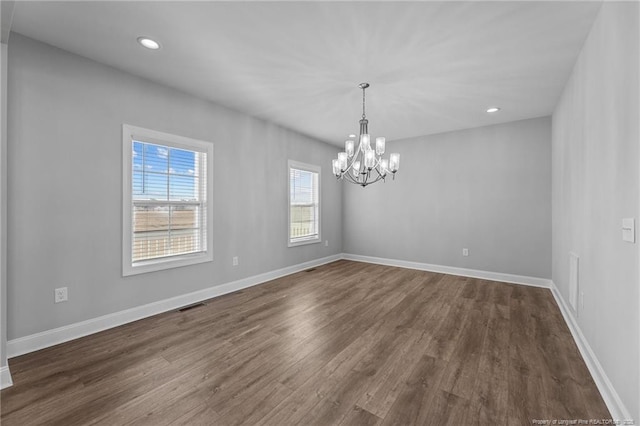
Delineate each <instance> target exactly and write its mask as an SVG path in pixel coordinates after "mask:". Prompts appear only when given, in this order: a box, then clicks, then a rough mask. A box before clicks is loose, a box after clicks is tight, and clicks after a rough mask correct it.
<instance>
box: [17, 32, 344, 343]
mask: <svg viewBox="0 0 640 426" xmlns="http://www.w3.org/2000/svg"><path fill="white" fill-rule="evenodd" d="M211 78H215V76H211ZM8 102H9V115H8V121H9V123H8V124H9V135H8V160H9V164H8V179H9V187H8V203H9V211H8V246H9V251H8V259H7V261H8V338H9V340H11V339H15V338H18V337H22V336H26V335H30V334H33V333H37V332H41V331H44V330H48V329H52V328H55V327H60V326H63V325H66V324H71V323H75V322H78V321H82V320H86V319H89V318H94V317H97V316H100V315H104V314H108V313H112V312H117V311H120V310H123V309H127V308H131V307H135V306H138V305H142V304H146V303H150V302H154V301H157V300H162V299H166V298H170V297H173V296H176V295H180V294H185V293H188V292H192V291H196V290H200V289H203V288H208V287H211V286H215V285H217V284H221V283H225V282H229V281H233V280H237V279H240V278H243V277H247V276H252V275H256V274H259V273H263V272H267V271H271V270H275V269H279V268H283V267H286V266H290V265H295V264H298V263H302V262H305V261H309V260H313V259H317V258H321V257H325V256H329V255H333V254H337V253H340V252H342V243H341V235H342V229H341V222H342V219H341V216H342V195H341V192H342V189H341V185H339V184H338V183H337V182H335V179H334V178H333V177H332V174H331V168H330V167H331V159H332V158H333V156H335V153H336V148H335V147H332V146H329V145H327V144H325V143H323V142H320V141H317V140H313V139H310V138H308V137H305V136H303V135H300V134H297V133H294V132H292V131H289V130H286V129H284V128H281V127H278V126H276V125H274V124H270V123H268V122H265V121H262V120H258V119H255V118H252V117H249V116H246V115H243V114H241V113H238V112H234V111H231V110H229V109H226V108H223V107H221V106H217V105H214V104H211V103H208V102H206V101H204V100H201V99H197V98H194V97H191V96H188V95H186V94H183V93H182V92H179V91H177V90H173V89H170V88H167V87H164V86H161V85H158V84H155V83H153V82H150V81H147V80H144V79H141V78H137V77H134V76H132V75H130V74H127V73H124V72H121V71H118V70H116V69H113V68H110V67H108V66H105V65H102V64H98V63H96V62H92V61H90V60H87V59H85V58H82V57H79V56H76V55H73V54H70V53H68V52H65V51H62V50H59V49H56V48H52V47H51V46H48V45H45V44H42V43H39V42H36V41H33V40H30V39H27V38H25V37H22V36H19V35H17V34H12V36H11V45H10V49H9V87H8ZM123 123H129V124H132V125H136V126H140V127H145V128H149V129H155V130H159V131H163V132H168V133H174V134H178V135H183V136H188V137H192V138H196V139H201V140H208V141H212V142H213V143H214V144H215V147H214V189H213V193H214V204H215V208H214V212H213V214H214V262H213V263H206V264H199V265H195V266H189V267H183V268H177V269H173V270H169V271H163V272H154V273H148V274H142V275H136V276H131V277H127V278H123V277H122V275H121V270H122V267H121V250H122V242H121V240H122V230H121V216H122V212H121V208H122V193H121V192H122V191H121V187H122V184H121V182H122V124H123ZM288 159H294V160H298V161H302V162H306V163H311V164H317V165H320V166H322V183H321V185H322V202H323V204H322V212H321V214H322V238H323V240H328V241H329V246H328V247H325V245H324V244H313V245H307V246H299V247H292V248H288V247H287V160H288ZM233 256H239V258H240V265H239V266H237V267H233V266H232V257H233ZM60 286H68V287H69V302H67V303H60V304H54V303H53V290H54V288H56V287H60Z"/></svg>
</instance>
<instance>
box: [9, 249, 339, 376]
mask: <svg viewBox="0 0 640 426" xmlns="http://www.w3.org/2000/svg"><path fill="white" fill-rule="evenodd" d="M340 259H342V255H340V254H337V255H333V256H328V257H323V258H320V259H315V260H311V261H309V262H304V263H300V264H297V265H293V266H288V267H286V268H282V269H277V270H274V271H270V272H265V273H263V274H258V275H254V276H252V277H247V278H243V279H241V280H237V281H232V282H229V283H225V284H221V285H217V286H214V287H210V288H206V289H203V290H199V291H195V292H193V293H188V294H184V295H180V296H176V297H172V298H170V299H165V300H160V301H157V302H153V303H149V304H147V305H142V306H137V307H135V308H131V309H126V310H124V311H120V312H115V313H112V314H107V315H103V316H100V317H97V318H92V319H88V320H86V321H81V322H78V323H74V324H69V325H66V326H63V327H58V328H54V329H52V330H46V331H43V332H40V333H36V334H32V335H29V336H25V337H20V338H18V339H12V340H9V341H8V342H7V354H8V357H9V358H13V357H16V356H19V355H23V354H26V353H29V352H34V351H37V350H39V349H44V348H47V347H50V346H54V345H57V344H60V343H64V342H68V341H70V340H74V339H77V338H80V337H84V336H87V335H89V334H93V333H97V332H99V331H103V330H107V329H109V328H113V327H117V326H119V325H123V324H127V323H130V322H133V321H137V320H140V319H143V318H147V317H150V316H153V315H157V314H160V313H163V312H167V311H171V310H173V309H178V308H181V307H183V306H186V305H190V304H193V303H197V302H201V301H203V300H207V299H211V298H213V297H216V296H221V295H223V294H227V293H232V292H234V291H238V290H242V289H243V288H247V287H252V286H254V285H258V284H262V283H264V282H267V281H270V280H274V279H276V278H280V277H283V276H285V275H289V274H293V273H296V272H300V271H303V270H305V269H308V268H312V267H314V266H320V265H324V264H326V263H330V262H334V261H336V260H340ZM9 377H10V376H9Z"/></svg>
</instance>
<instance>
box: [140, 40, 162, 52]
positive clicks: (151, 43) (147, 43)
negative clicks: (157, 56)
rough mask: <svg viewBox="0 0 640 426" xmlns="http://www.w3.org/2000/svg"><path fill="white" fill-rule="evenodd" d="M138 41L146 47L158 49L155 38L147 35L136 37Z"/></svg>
mask: <svg viewBox="0 0 640 426" xmlns="http://www.w3.org/2000/svg"><path fill="white" fill-rule="evenodd" d="M138 43H140V44H141V45H142V46H144V47H146V48H147V49H151V50H158V49H160V43H158V42H157V41H155V40H152V39H150V38H149V37H138Z"/></svg>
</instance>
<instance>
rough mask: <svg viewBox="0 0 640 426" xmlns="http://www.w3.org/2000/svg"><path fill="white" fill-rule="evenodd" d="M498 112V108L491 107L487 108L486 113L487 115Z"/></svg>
mask: <svg viewBox="0 0 640 426" xmlns="http://www.w3.org/2000/svg"><path fill="white" fill-rule="evenodd" d="M498 111H500V108H498V107H491V108H487V112H488V113H489V114H491V113H493V112H498Z"/></svg>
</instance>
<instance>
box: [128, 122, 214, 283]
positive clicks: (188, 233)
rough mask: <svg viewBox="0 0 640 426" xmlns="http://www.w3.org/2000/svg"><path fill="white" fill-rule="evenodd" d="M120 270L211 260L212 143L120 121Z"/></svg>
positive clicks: (135, 271)
mask: <svg viewBox="0 0 640 426" xmlns="http://www.w3.org/2000/svg"><path fill="white" fill-rule="evenodd" d="M123 168H124V173H123V177H124V179H123V191H122V192H123V203H122V204H123V221H122V222H123V239H122V240H123V250H122V253H123V255H122V262H123V265H122V273H123V275H133V274H139V273H144V272H151V271H158V270H162V269H168V268H174V267H178V266H186V265H192V264H195V263H201V262H210V261H212V260H213V250H212V245H213V238H212V235H213V234H212V232H211V230H212V210H213V205H212V197H211V188H212V177H213V144H212V143H210V142H203V141H198V140H195V139H190V138H185V137H181V136H175V135H170V134H167V133H161V132H156V131H153V130H147V129H142V128H139V127H133V126H129V125H126V124H125V125H123Z"/></svg>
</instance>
